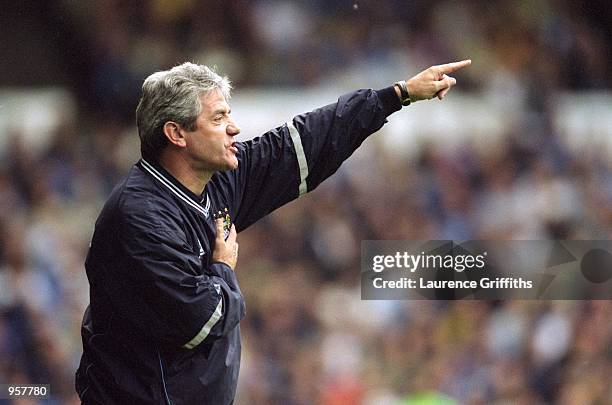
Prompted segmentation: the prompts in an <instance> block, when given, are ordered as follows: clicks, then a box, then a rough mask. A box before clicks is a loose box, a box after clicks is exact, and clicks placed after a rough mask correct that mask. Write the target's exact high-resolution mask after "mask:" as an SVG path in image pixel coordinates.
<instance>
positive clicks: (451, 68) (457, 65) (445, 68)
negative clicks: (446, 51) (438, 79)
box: [436, 59, 472, 74]
mask: <svg viewBox="0 0 612 405" xmlns="http://www.w3.org/2000/svg"><path fill="white" fill-rule="evenodd" d="M470 64H472V60H471V59H465V60H462V61H459V62H451V63H446V64H444V65H438V66H436V68H438V70H439V71H440V73H443V74H445V73H452V72H456V71H457V70H459V69H461V68H464V67H466V66H469V65H470Z"/></svg>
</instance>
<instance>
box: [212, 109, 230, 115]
mask: <svg viewBox="0 0 612 405" xmlns="http://www.w3.org/2000/svg"><path fill="white" fill-rule="evenodd" d="M231 112H232V109H231V108H229V109H227V110H226V109H225V108H219V109H216V110H215V111H213V113H212V115H217V114H231Z"/></svg>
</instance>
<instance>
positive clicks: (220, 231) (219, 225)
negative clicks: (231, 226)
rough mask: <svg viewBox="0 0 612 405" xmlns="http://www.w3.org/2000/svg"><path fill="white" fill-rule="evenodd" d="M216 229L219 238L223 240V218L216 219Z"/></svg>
mask: <svg viewBox="0 0 612 405" xmlns="http://www.w3.org/2000/svg"><path fill="white" fill-rule="evenodd" d="M215 228H217V238H221V239H223V218H217V219H215Z"/></svg>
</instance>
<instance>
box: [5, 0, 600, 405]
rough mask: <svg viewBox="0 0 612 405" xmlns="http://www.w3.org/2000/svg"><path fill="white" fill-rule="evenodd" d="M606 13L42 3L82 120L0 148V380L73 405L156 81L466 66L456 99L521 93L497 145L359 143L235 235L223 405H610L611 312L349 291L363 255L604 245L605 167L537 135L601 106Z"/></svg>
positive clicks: (365, 80)
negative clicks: (311, 184) (402, 153)
mask: <svg viewBox="0 0 612 405" xmlns="http://www.w3.org/2000/svg"><path fill="white" fill-rule="evenodd" d="M603 3H604V2H597V1H594V2H591V9H589V8H588V7H586V4H587V2H580V1H574V2H570V1H555V0H539V1H536V0H533V1H495V2H489V1H476V0H474V1H461V2H439V3H435V2H428V1H410V2H402V1H397V0H385V1H376V2H374V1H363V0H361V1H358V0H355V1H352V2H346V1H338V2H328V1H319V0H317V1H292V2H288V1H263V0H260V1H248V2H247V1H242V0H236V1H227V2H216V1H196V0H174V1H167V0H152V1H144V0H138V1H136V0H131V1H114V0H104V1H95V2H94V1H91V0H86V1H79V2H74V1H68V0H58V1H55V2H50V4H53V6H52V7H53V11H54V13H55V14H54V13H50V14H49V15H50V16H51V17H49V18H56V17H57V16H58V15H62V16H63V22H64V27H63V28H62V29H63V30H66V29H68V30H71V32H72V34H73V35H74V36H75V37H78V38H80V40H79V41H72V42H69V43H66V47H72V50H67V51H66V53H65V54H62V53H61V52H58V53H57V55H56V57H58V58H62V57H64V58H66V59H69V60H65V61H64V63H69V64H79V65H82V66H83V67H84V68H83V69H80V70H79V72H80V74H82V76H81V77H80V79H82V80H75V82H74V83H69V84H67V87H68V88H70V89H71V91H73V92H74V94H76V95H77V97H79V98H78V102H79V105H80V106H81V107H80V109H79V111H78V114H77V116H76V117H66V118H65V119H64V120H63V121H62V123H61V125H58V126H57V128H55V129H54V132H53V134H52V136H51V142H50V143H49V145H48V146H47V147H45V148H42V149H40V150H38V149H37V150H36V151H33V150H32V149H31V148H29V147H28V145H27V143H25V142H24V140H23V138H22V136H21V134H20V131H19V128H14V129H12V130H11V132H10V133H7V134H3V135H2V136H6V137H8V143H7V147H6V149H5V150H4V151H3V152H1V154H2V159H1V160H0V382H1V383H48V384H51V387H52V390H51V391H52V394H53V395H52V398H51V400H50V401H49V402H50V403H57V404H60V403H61V404H63V403H78V398H77V397H76V394H75V393H74V389H73V379H74V372H75V370H76V367H77V365H78V361H79V358H80V355H81V342H80V334H79V329H80V322H81V319H82V315H83V311H84V309H85V307H86V305H87V303H88V300H89V297H88V285H87V279H86V275H85V271H84V268H83V262H84V258H85V255H86V253H87V248H88V244H89V240H90V238H91V234H92V230H93V225H94V222H95V218H96V216H97V214H98V212H99V210H100V208H101V206H102V204H103V202H104V200H105V198H106V196H107V195H108V194H109V193H110V190H111V189H112V187H113V186H114V185H115V184H116V183H117V182H118V181H119V179H120V178H121V177H122V176H123V175H125V174H126V172H127V170H128V168H129V167H130V166H131V164H132V163H133V162H134V161H135V160H136V159H137V158H138V137H137V135H136V131H135V128H134V123H133V118H132V117H133V115H134V108H135V104H136V102H137V100H138V97H139V90H140V85H141V82H142V80H143V79H144V77H146V76H147V75H148V74H150V73H151V72H153V71H155V70H159V69H162V68H164V69H165V68H168V67H170V66H172V65H174V64H176V63H178V62H181V61H183V60H185V59H187V60H196V61H198V62H200V63H207V64H216V65H218V67H219V69H220V70H221V71H223V72H224V73H226V74H228V75H229V76H230V77H231V78H232V80H233V81H234V83H235V85H236V87H237V88H238V89H240V88H243V87H254V86H261V87H265V88H270V87H281V88H286V89H292V88H295V86H298V87H299V86H325V85H326V84H327V83H331V82H333V81H343V82H345V83H350V84H353V83H358V85H357V86H359V87H362V86H370V85H371V86H372V87H375V86H376V85H379V83H382V84H384V83H388V82H389V81H393V80H396V79H398V78H402V77H404V76H402V74H403V75H405V74H406V72H407V71H408V72H416V71H418V69H420V68H422V67H426V66H428V65H430V64H433V63H439V62H441V61H447V60H452V59H459V58H463V57H464V56H469V57H471V58H472V59H474V60H478V63H475V64H474V65H473V66H472V67H470V69H469V71H466V73H465V75H464V76H462V81H461V86H462V87H465V89H468V90H471V91H473V92H475V93H477V92H486V91H491V90H500V91H503V92H511V94H522V95H523V97H522V98H521V102H522V103H523V109H522V110H521V111H522V114H521V115H520V117H519V119H518V120H517V122H516V123H514V125H513V127H511V128H507V131H506V132H507V134H506V136H505V137H503V139H502V140H501V141H500V142H495V143H490V144H486V146H483V145H478V144H474V143H470V142H467V141H466V142H465V143H462V144H461V145H459V146H457V147H455V148H453V149H452V150H449V149H448V148H442V147H440V145H438V144H436V143H433V142H430V143H424V144H422V145H419V148H418V151H417V152H416V153H415V154H413V155H411V157H409V158H408V157H406V158H405V159H397V158H395V157H394V156H392V155H391V154H390V151H389V150H388V149H386V148H385V147H384V146H383V145H381V144H380V143H376V142H369V141H368V142H367V145H365V146H364V151H365V152H364V153H361V151H360V153H358V154H357V155H356V156H354V157H353V158H352V159H351V160H349V161H348V162H347V163H346V164H345V165H344V166H343V167H342V168H341V169H340V171H339V172H338V173H337V174H336V175H335V176H334V177H332V178H331V179H329V180H328V181H327V182H326V183H324V184H323V185H321V186H320V187H319V188H318V189H317V190H316V191H315V192H313V193H312V194H309V195H307V196H305V197H302V198H300V199H299V200H297V201H296V202H293V203H291V204H290V205H289V206H287V207H284V208H282V209H280V210H279V211H277V212H276V213H274V214H272V215H270V216H269V217H267V218H265V219H264V220H262V221H261V222H260V223H258V224H256V225H254V226H253V227H251V228H250V229H248V230H247V231H245V232H244V233H242V234H241V235H239V242H240V257H239V264H238V268H237V273H238V278H239V280H240V282H241V287H242V291H243V292H244V294H245V296H246V300H247V317H246V318H245V320H244V321H243V323H242V335H243V346H244V351H243V365H242V369H241V378H240V382H239V387H238V398H237V403H238V404H296V405H301V404H312V403H318V404H324V405H341V404H376V405H378V404H383V405H384V404H424V405H426V404H432V405H433V404H460V403H461V404H549V403H555V404H556V403H558V404H609V403H612V390H611V388H610V384H609V382H610V376H611V375H612V305H610V302H609V301H591V302H586V301H585V302H579V301H551V302H545V301H498V302H469V301H460V302H442V301H439V302H434V301H362V300H360V291H359V268H360V241H361V240H366V239H413V240H429V239H461V240H463V239H493V240H494V239H610V238H611V237H612V159H611V157H610V155H609V154H608V152H607V151H606V149H602V148H598V147H597V145H593V147H592V148H590V149H587V150H575V149H572V148H570V147H568V146H567V145H566V144H565V143H564V142H563V141H562V139H561V138H560V137H559V136H558V134H557V133H556V130H555V128H554V125H552V123H551V117H550V102H551V100H550V98H551V97H554V95H555V94H558V93H557V92H558V91H565V90H572V91H582V90H585V89H593V88H598V89H607V90H608V91H609V90H610V88H611V87H612V79H611V77H612V75H611V74H610V73H611V72H610V66H611V65H612V64H610V61H611V60H612V58H611V57H610V56H611V49H610V46H611V45H610V43H609V41H606V38H609V37H610V31H609V30H610V29H611V27H612V24H610V23H611V21H610V20H609V19H608V20H606V16H608V17H609V13H608V14H606V13H605V12H601V13H597V12H594V11H593V9H594V10H595V11H597V5H601V4H603ZM53 15H55V17H52V16H53ZM66 27H68V28H66ZM78 49H82V50H85V51H84V52H81V53H79V54H78V57H75V50H78ZM406 69H409V70H406ZM398 72H399V73H398ZM372 82H374V83H372ZM48 84H49V85H51V84H54V83H48ZM288 91H289V90H288ZM409 109H410V107H408V110H409ZM400 114H410V111H403V112H401V113H400ZM611 114H612V112H611ZM242 126H243V127H244V126H248V123H242ZM384 131H385V128H383V129H382V130H381V132H384ZM394 136H401V134H394ZM1 403H3V401H2V400H0V404H1ZM45 403H47V402H45Z"/></svg>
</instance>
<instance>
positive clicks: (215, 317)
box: [183, 297, 223, 349]
mask: <svg viewBox="0 0 612 405" xmlns="http://www.w3.org/2000/svg"><path fill="white" fill-rule="evenodd" d="M222 315H223V297H220V299H219V303H218V304H217V308H215V312H213V314H212V315H211V316H210V318H209V319H208V321H207V322H206V323H205V324H204V326H203V327H202V329H201V330H200V332H198V334H197V335H195V337H194V338H193V339H191V340H190V341H189V342H187V343H185V344H184V345H183V347H184V348H185V349H193V348H194V347H196V346H197V345H199V344H200V343H202V341H204V339H206V337H207V336H208V334H209V333H210V331H211V329H212V328H213V326H215V325H216V323H217V322H218V321H219V319H221V316H222Z"/></svg>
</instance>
